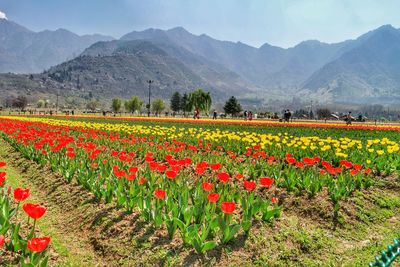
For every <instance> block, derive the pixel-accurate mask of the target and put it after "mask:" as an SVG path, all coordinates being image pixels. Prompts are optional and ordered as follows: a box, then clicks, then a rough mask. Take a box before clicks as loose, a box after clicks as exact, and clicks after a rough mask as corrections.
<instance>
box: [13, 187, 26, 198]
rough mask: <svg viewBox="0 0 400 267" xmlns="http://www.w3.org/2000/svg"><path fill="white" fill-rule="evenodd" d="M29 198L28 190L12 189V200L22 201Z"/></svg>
mask: <svg viewBox="0 0 400 267" xmlns="http://www.w3.org/2000/svg"><path fill="white" fill-rule="evenodd" d="M28 197H29V189H28V188H27V189H22V188H15V189H14V200H15V201H24V200H25V199H27V198H28Z"/></svg>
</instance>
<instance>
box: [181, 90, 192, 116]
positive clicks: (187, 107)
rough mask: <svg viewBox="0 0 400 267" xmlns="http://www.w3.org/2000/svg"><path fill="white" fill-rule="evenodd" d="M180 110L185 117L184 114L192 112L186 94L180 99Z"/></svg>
mask: <svg viewBox="0 0 400 267" xmlns="http://www.w3.org/2000/svg"><path fill="white" fill-rule="evenodd" d="M180 109H181V110H182V111H183V115H184V116H186V112H190V111H192V107H191V106H190V105H189V96H188V95H187V94H186V93H184V94H183V96H182V98H181V101H180Z"/></svg>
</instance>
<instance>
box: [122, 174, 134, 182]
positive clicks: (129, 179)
mask: <svg viewBox="0 0 400 267" xmlns="http://www.w3.org/2000/svg"><path fill="white" fill-rule="evenodd" d="M125 178H126V180H128V181H133V180H135V178H136V173H130V174H127V175H126V176H125Z"/></svg>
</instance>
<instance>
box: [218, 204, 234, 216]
mask: <svg viewBox="0 0 400 267" xmlns="http://www.w3.org/2000/svg"><path fill="white" fill-rule="evenodd" d="M235 209H236V203H235V202H222V203H221V210H222V211H223V212H224V213H226V214H231V213H233V212H234V211H235Z"/></svg>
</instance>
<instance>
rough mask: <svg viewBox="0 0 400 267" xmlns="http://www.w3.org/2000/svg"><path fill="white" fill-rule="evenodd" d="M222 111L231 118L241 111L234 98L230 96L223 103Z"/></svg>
mask: <svg viewBox="0 0 400 267" xmlns="http://www.w3.org/2000/svg"><path fill="white" fill-rule="evenodd" d="M224 111H225V113H226V114H231V115H232V117H233V116H235V115H237V114H238V113H239V112H241V111H242V106H241V105H240V103H239V102H238V101H237V99H236V97H234V96H231V97H230V98H229V99H228V101H226V103H225V106H224Z"/></svg>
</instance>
